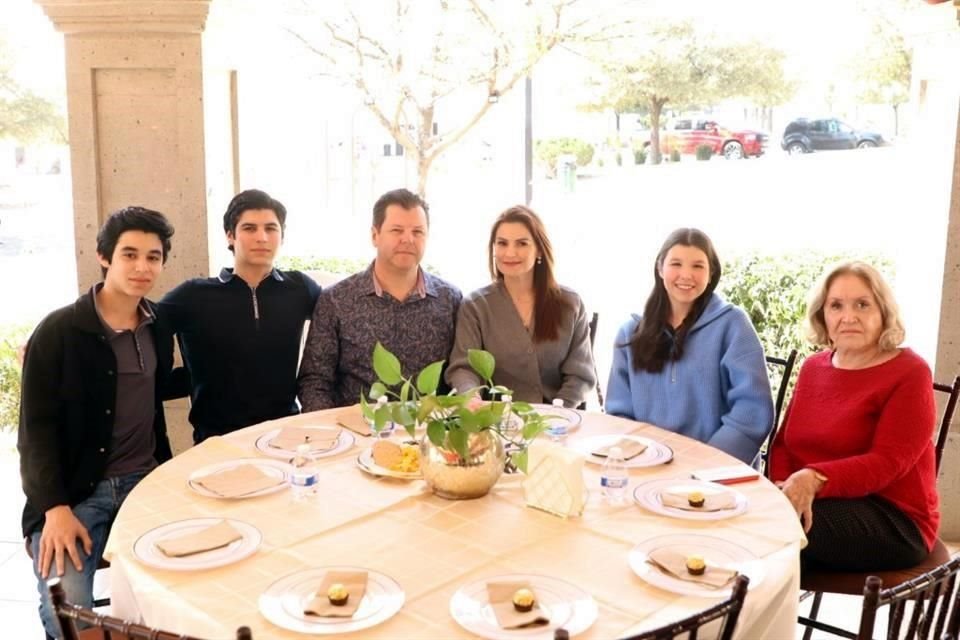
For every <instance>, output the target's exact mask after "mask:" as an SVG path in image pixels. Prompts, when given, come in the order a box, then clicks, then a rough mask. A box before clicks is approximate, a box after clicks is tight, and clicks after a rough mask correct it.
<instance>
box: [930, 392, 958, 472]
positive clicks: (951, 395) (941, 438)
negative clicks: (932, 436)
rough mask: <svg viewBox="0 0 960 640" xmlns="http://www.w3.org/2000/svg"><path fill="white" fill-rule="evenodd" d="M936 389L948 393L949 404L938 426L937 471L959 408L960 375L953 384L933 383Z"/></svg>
mask: <svg viewBox="0 0 960 640" xmlns="http://www.w3.org/2000/svg"><path fill="white" fill-rule="evenodd" d="M933 390H934V391H942V392H943V393H946V394H948V396H947V404H946V406H945V407H944V409H943V417H942V418H941V419H940V425H939V426H938V427H937V434H936V435H937V440H936V445H935V448H936V452H937V471H940V459H941V458H942V457H943V447H944V445H946V444H947V433H949V431H950V423H951V422H953V413H954V411H956V409H957V398H958V397H960V376H957V377H956V378H954V379H953V384H952V385H949V384H941V383H939V382H934V383H933Z"/></svg>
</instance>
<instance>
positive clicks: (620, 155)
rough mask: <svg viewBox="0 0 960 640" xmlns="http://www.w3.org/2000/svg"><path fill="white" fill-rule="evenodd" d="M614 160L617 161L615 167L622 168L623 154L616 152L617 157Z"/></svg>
mask: <svg viewBox="0 0 960 640" xmlns="http://www.w3.org/2000/svg"><path fill="white" fill-rule="evenodd" d="M614 159H615V160H616V161H617V166H618V167H622V166H623V154H621V153H620V152H619V151H617V155H616V157H615V158H614Z"/></svg>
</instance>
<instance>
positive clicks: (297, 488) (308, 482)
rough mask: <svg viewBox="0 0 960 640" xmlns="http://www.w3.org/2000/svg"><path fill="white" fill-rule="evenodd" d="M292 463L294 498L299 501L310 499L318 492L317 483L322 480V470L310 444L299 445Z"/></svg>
mask: <svg viewBox="0 0 960 640" xmlns="http://www.w3.org/2000/svg"><path fill="white" fill-rule="evenodd" d="M290 465H291V466H292V467H293V469H291V470H290V490H291V491H292V492H293V499H294V500H296V501H298V502H302V501H306V500H309V499H310V498H311V497H312V496H313V495H314V494H316V493H317V484H318V483H319V482H320V471H319V470H318V469H317V463H316V461H315V460H314V458H313V455H311V453H310V445H309V444H301V445H298V446H297V455H295V456H294V457H293V461H292V462H291V463H290Z"/></svg>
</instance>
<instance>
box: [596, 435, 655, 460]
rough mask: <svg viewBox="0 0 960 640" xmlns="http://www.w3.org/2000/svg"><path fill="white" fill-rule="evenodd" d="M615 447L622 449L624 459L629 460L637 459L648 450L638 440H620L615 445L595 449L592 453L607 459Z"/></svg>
mask: <svg viewBox="0 0 960 640" xmlns="http://www.w3.org/2000/svg"><path fill="white" fill-rule="evenodd" d="M614 447H620V450H621V451H623V459H624V460H629V459H631V458H636V457H637V456H638V455H640V454H641V453H643V452H644V451H646V450H647V445H645V444H644V443H642V442H639V441H637V440H632V439H630V438H620V439H619V440H617V441H616V442H614V443H613V444H608V445H606V446H604V447H600V448H599V449H594V450H593V451H592V452H591V453H592V454H593V455H595V456H597V457H600V458H606V457H607V456H609V455H610V449H612V448H614Z"/></svg>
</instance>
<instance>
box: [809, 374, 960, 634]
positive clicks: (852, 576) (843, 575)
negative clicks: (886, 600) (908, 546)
mask: <svg viewBox="0 0 960 640" xmlns="http://www.w3.org/2000/svg"><path fill="white" fill-rule="evenodd" d="M933 388H934V390H935V391H940V392H943V393H947V394H949V396H948V398H947V403H946V406H945V407H944V410H943V417H942V418H941V419H940V424H939V425H938V427H937V432H936V444H935V449H936V457H937V471H939V470H940V460H941V459H942V457H943V447H944V445H945V444H946V442H947V432H948V431H949V430H950V423H951V422H952V421H953V414H954V411H955V410H956V408H957V399H958V398H960V376H957V377H956V378H955V379H954V380H953V384H952V385H947V384H941V383H937V382H934V383H933ZM949 561H950V554H949V552H948V551H947V548H946V547H945V546H944V544H943V541H942V540H940V539H939V538H938V539H937V542H936V544H935V545H934V547H933V550H932V551H931V552H930V554H929V555H928V556H927V557H926V559H924V561H923V562H921V563H920V564H918V565H916V566H913V567H910V568H908V569H901V570H899V571H874V572H869V573H864V572H842V571H817V570H807V571H804V572H803V573H802V574H801V575H800V589H801V591H803V594H802V595H801V596H800V600H801V601H803V600H805V599H807V598H808V597H810V596H811V595H812V596H813V602H812V603H811V605H810V613H809V615H808V616H807V617H803V616H801V617H800V618H799V619H798V621H799V623H800V624H802V625H805V626H806V627H807V630H806V632H805V633H804V634H803V640H810V636H811V634H812V633H813V630H814V629H819V630H821V631H827V632H828V633H833V634H835V635H839V636H842V637H845V638H854V637H856V636H854V635H853V634H852V633H851V632H849V631H846V630H844V629H840V628H839V627H835V626H832V625H828V624H824V623H822V622H819V621H818V620H817V615H818V614H819V612H820V603H821V601H822V600H823V594H824V593H838V594H846V595H860V594H861V593H863V585H864V584H865V583H866V579H867V578H868V577H871V576H874V577H877V578H878V579H879V580H881V582H882V584H885V585H888V586H889V587H890V588H891V589H893V588H895V587H898V586H899V585H901V584H904V583H908V582H910V581H912V580H914V579H916V578H918V577H919V576H922V575H925V574H928V573H930V572H931V571H933V570H934V569H936V568H937V567H939V566H941V565H943V564H945V563H947V562H949Z"/></svg>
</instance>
